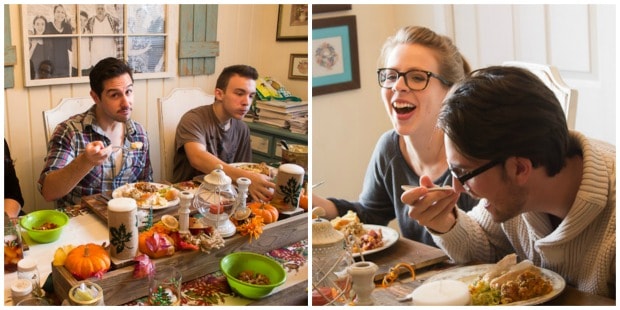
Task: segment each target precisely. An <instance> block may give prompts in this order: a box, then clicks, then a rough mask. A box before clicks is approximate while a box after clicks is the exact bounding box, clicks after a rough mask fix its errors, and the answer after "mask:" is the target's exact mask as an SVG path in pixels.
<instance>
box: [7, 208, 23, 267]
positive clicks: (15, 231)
mask: <svg viewBox="0 0 620 310" xmlns="http://www.w3.org/2000/svg"><path fill="white" fill-rule="evenodd" d="M23 258H24V251H23V248H22V236H21V233H20V229H19V226H18V224H17V223H16V222H15V220H14V219H9V218H8V217H5V221H4V273H11V272H15V271H17V263H18V262H19V261H20V260H21V259H23Z"/></svg>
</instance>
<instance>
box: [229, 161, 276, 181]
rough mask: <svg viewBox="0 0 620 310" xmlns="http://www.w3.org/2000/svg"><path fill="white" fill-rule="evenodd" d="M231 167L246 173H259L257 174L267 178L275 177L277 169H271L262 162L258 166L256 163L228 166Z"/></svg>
mask: <svg viewBox="0 0 620 310" xmlns="http://www.w3.org/2000/svg"><path fill="white" fill-rule="evenodd" d="M230 165H231V166H233V167H237V168H240V169H243V170H246V171H251V172H254V173H259V174H264V175H266V176H269V177H271V178H273V177H275V175H276V174H277V173H278V169H276V168H274V167H271V166H269V165H267V164H266V163H264V162H262V163H260V164H257V163H232V164H230Z"/></svg>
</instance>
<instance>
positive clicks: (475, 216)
mask: <svg viewBox="0 0 620 310" xmlns="http://www.w3.org/2000/svg"><path fill="white" fill-rule="evenodd" d="M438 126H439V128H440V129H442V130H443V131H444V134H445V136H444V142H445V146H446V157H447V160H448V164H449V167H450V168H449V169H450V171H451V173H452V176H453V184H454V189H455V190H456V191H457V192H461V193H466V194H467V195H469V196H471V197H474V198H478V199H480V203H479V204H478V205H477V206H476V207H474V208H473V209H472V210H471V211H470V212H468V213H465V212H464V211H462V210H459V209H457V208H454V206H453V205H450V204H448V203H446V200H450V199H452V198H451V194H449V193H444V192H432V193H431V192H428V189H426V188H425V187H432V184H431V183H430V181H429V179H428V178H426V177H423V178H422V180H421V184H422V185H423V187H419V188H416V189H413V190H409V191H407V192H405V193H404V194H403V195H402V196H401V199H402V201H403V202H404V203H406V204H408V205H410V212H409V214H410V216H411V217H412V218H414V219H417V220H418V221H419V222H420V224H422V225H424V226H426V227H427V229H428V230H429V232H431V234H432V235H433V240H435V242H436V243H437V244H438V245H439V246H440V247H441V248H442V249H443V250H444V251H446V253H448V255H449V256H450V257H451V258H452V259H453V260H455V261H456V262H457V263H467V262H472V261H476V262H497V261H498V260H499V259H501V258H502V257H504V256H505V255H507V254H510V253H516V254H517V256H518V257H519V259H529V260H531V261H532V262H534V264H535V265H537V266H540V267H544V268H547V269H550V270H553V271H555V272H557V273H558V274H560V275H561V276H562V277H563V278H564V279H565V280H566V282H567V284H568V285H571V286H574V287H576V288H577V289H578V290H581V291H584V292H588V293H592V294H597V295H603V296H608V297H612V298H615V279H616V274H615V264H616V262H615V261H616V181H615V180H616V169H615V158H616V152H615V147H614V146H612V145H610V144H607V143H604V142H601V141H597V140H593V139H588V138H586V137H585V136H584V135H583V134H581V133H579V132H575V131H569V130H568V127H567V124H566V119H565V116H564V112H563V110H562V107H561V106H560V104H559V102H558V100H557V98H556V97H555V95H554V93H553V92H552V91H551V90H549V89H548V88H547V87H546V86H545V85H544V84H543V83H542V82H541V81H540V80H539V79H538V77H536V76H535V75H533V74H532V73H530V72H529V71H526V70H524V69H520V68H515V67H505V66H496V67H489V68H485V69H480V70H477V71H475V72H474V73H473V74H472V75H471V76H470V77H468V78H466V79H465V80H463V81H462V82H460V83H457V84H456V85H455V86H454V87H453V89H452V90H451V92H450V93H449V94H448V96H447V97H446V100H445V101H444V106H443V107H442V110H441V112H440V114H439V118H438Z"/></svg>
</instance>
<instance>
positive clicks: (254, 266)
mask: <svg viewBox="0 0 620 310" xmlns="http://www.w3.org/2000/svg"><path fill="white" fill-rule="evenodd" d="M220 270H222V272H223V273H224V275H226V279H227V280H228V285H230V287H231V288H232V289H233V291H235V292H236V293H238V294H239V295H241V296H244V297H246V298H250V299H260V298H263V297H265V296H267V295H268V294H269V293H271V291H272V290H273V289H274V288H276V287H278V286H280V285H282V284H284V282H285V281H286V271H285V270H284V268H282V266H281V265H280V263H278V262H276V261H275V260H273V259H271V258H269V257H267V256H265V255H261V254H256V253H252V252H235V253H230V254H228V255H226V256H224V258H222V260H221V261H220ZM245 270H251V271H254V272H255V273H260V274H264V275H266V276H267V277H268V278H269V282H270V283H271V284H269V285H257V284H250V283H247V282H243V281H241V280H238V279H237V275H239V273H240V272H242V271H245Z"/></svg>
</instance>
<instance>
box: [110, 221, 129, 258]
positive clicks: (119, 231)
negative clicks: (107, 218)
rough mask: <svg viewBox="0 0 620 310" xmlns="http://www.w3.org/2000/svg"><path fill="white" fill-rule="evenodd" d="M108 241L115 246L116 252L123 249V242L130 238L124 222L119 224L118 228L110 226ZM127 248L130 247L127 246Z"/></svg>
mask: <svg viewBox="0 0 620 310" xmlns="http://www.w3.org/2000/svg"><path fill="white" fill-rule="evenodd" d="M110 234H111V235H112V236H111V237H110V243H111V244H112V246H114V247H115V248H116V252H117V253H121V252H123V250H124V249H125V243H127V242H129V240H131V231H127V229H126V228H125V225H124V224H121V226H119V227H118V228H116V227H110ZM127 248H128V249H131V248H130V247H128V246H127Z"/></svg>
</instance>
